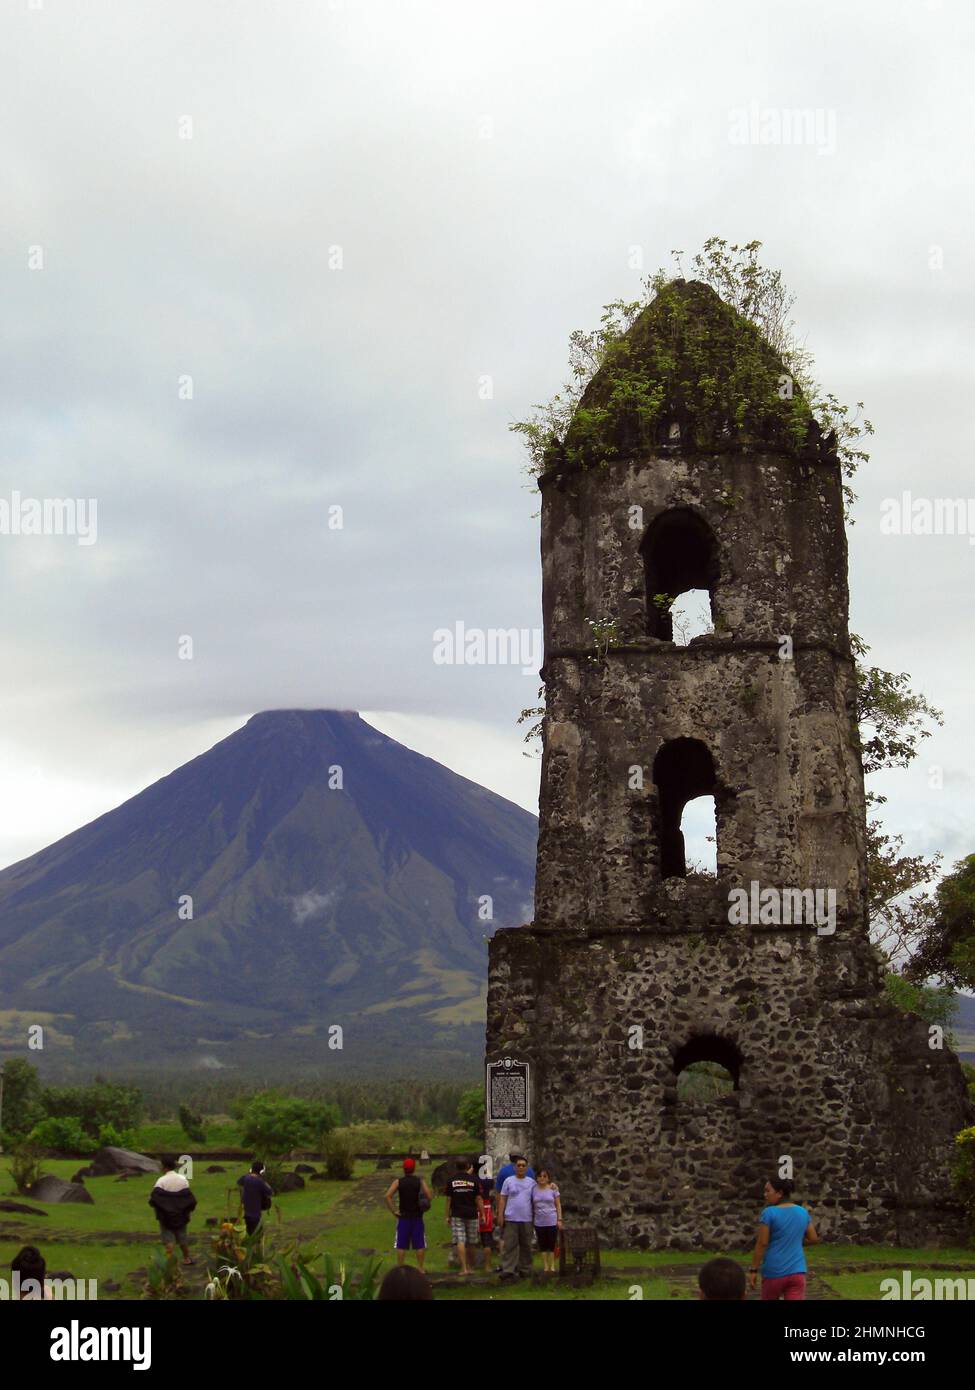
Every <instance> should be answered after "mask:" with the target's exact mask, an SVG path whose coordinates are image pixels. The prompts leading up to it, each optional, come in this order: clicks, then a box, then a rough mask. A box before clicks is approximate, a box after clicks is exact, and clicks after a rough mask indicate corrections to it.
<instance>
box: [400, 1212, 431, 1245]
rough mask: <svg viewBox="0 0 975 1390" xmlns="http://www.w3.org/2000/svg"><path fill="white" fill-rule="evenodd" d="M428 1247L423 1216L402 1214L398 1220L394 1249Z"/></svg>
mask: <svg viewBox="0 0 975 1390" xmlns="http://www.w3.org/2000/svg"><path fill="white" fill-rule="evenodd" d="M426 1248H427V1237H426V1232H425V1231H424V1229H423V1217H422V1216H400V1217H398V1218H397V1220H396V1239H395V1241H394V1242H393V1249H394V1250H425V1249H426Z"/></svg>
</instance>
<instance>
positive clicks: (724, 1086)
mask: <svg viewBox="0 0 975 1390" xmlns="http://www.w3.org/2000/svg"><path fill="white" fill-rule="evenodd" d="M674 1073H675V1075H676V1077H677V1102H678V1104H680V1102H681V1101H682V1100H683V1101H709V1100H720V1099H721V1098H722V1096H729V1095H731V1093H732V1092H733V1091H737V1090H738V1088H739V1083H740V1080H741V1053H740V1052H739V1051H738V1049H737V1047H736V1046H735V1044H734V1043H732V1042H729V1041H728V1039H727V1038H722V1037H719V1036H718V1035H717V1034H716V1033H706V1034H701V1035H699V1036H698V1037H695V1038H691V1040H690V1042H686V1043H685V1044H684V1046H683V1047H681V1048H679V1049H678V1051H677V1054H676V1056H675V1057H674Z"/></svg>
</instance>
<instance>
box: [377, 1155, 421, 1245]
mask: <svg viewBox="0 0 975 1390" xmlns="http://www.w3.org/2000/svg"><path fill="white" fill-rule="evenodd" d="M415 1170H416V1159H415V1158H404V1159H403V1176H402V1177H401V1178H394V1179H393V1181H392V1182H391V1183H390V1184H389V1186H388V1187H387V1189H386V1191H385V1193H384V1194H383V1200H384V1201H385V1203H386V1205H387V1207H388V1208H389V1210H390V1211H391V1212H392V1213H393V1215H394V1216H395V1217H396V1239H395V1241H394V1242H393V1249H394V1250H395V1251H396V1263H397V1264H398V1265H401V1264H403V1262H404V1261H405V1259H406V1252H407V1250H410V1249H413V1250H415V1251H416V1263H417V1268H418V1269H419V1270H421V1271H422V1269H423V1264H424V1261H425V1260H426V1256H427V1241H426V1233H425V1231H424V1227H423V1213H424V1211H429V1210H430V1203H431V1202H432V1201H433V1197H432V1196H431V1193H430V1189H429V1187H427V1183H426V1179H425V1178H418V1177H417V1176H416V1171H415ZM394 1193H396V1194H397V1197H398V1199H399V1211H397V1210H396V1208H395V1207H394V1206H393V1194H394Z"/></svg>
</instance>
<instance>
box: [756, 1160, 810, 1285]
mask: <svg viewBox="0 0 975 1390" xmlns="http://www.w3.org/2000/svg"><path fill="white" fill-rule="evenodd" d="M765 1201H766V1203H767V1204H768V1205H767V1206H766V1207H765V1210H764V1211H763V1212H762V1214H761V1216H760V1217H759V1218H758V1219H759V1222H760V1225H759V1228H758V1239H757V1240H756V1241H755V1254H754V1255H753V1256H752V1267H751V1272H750V1274H749V1276H748V1282H749V1284H750V1286H751V1287H752V1288H754V1287H755V1284H756V1282H757V1280H758V1271H759V1268H761V1271H762V1302H763V1303H764V1302H768V1301H773V1302H774V1301H775V1300H777V1299H780V1298H782V1299H785V1300H786V1301H787V1302H790V1303H794V1302H797V1301H798V1300H799V1299H802V1298H805V1296H806V1252H805V1251H804V1250H803V1248H802V1247H803V1245H804V1244H805V1243H807V1242H808V1243H809V1244H810V1245H815V1243H816V1241H818V1240H819V1236H818V1235H817V1234H816V1227H815V1226H814V1225H813V1223H812V1217H811V1216H810V1215H809V1213H808V1211H806V1208H805V1207H801V1206H799V1205H798V1203H796V1202H794V1201H793V1200H792V1183H791V1182H790V1181H789V1179H788V1178H777V1179H776V1180H775V1181H774V1182H767V1183H766V1184H765Z"/></svg>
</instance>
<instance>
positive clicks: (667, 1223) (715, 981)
mask: <svg viewBox="0 0 975 1390" xmlns="http://www.w3.org/2000/svg"><path fill="white" fill-rule="evenodd" d="M542 492H543V502H542V563H543V579H544V593H543V610H544V620H545V636H546V656H545V668H544V677H545V684H546V721H545V748H544V754H543V764H542V787H541V800H540V835H539V852H538V875H537V883H536V916H535V923H534V925H533V926H532V927H523V928H515V929H509V930H506V931H501V932H499V933H498V934H497V935H496V936H495V938H494V940H493V942H492V945H491V965H490V982H489V994H488V1028H487V1047H488V1056H489V1058H496V1057H498V1056H500V1055H502V1054H503V1053H505V1052H510V1053H513V1054H514V1055H515V1056H516V1057H517V1058H518V1059H519V1060H528V1061H529V1062H530V1063H531V1065H532V1069H533V1123H532V1125H531V1127H530V1129H528V1130H526V1129H521V1128H520V1129H519V1130H518V1136H519V1144H518V1146H519V1147H523V1148H524V1149H525V1151H526V1152H528V1153H529V1155H530V1156H531V1157H532V1159H533V1160H535V1161H539V1160H543V1159H544V1160H547V1161H548V1162H549V1163H550V1164H551V1165H552V1167H553V1168H554V1171H555V1172H556V1174H557V1176H558V1179H559V1183H560V1186H561V1188H562V1192H563V1200H564V1205H565V1208H566V1212H567V1215H568V1216H570V1217H572V1218H574V1219H577V1220H581V1219H586V1220H592V1221H593V1222H594V1223H595V1224H596V1225H597V1226H598V1227H599V1229H600V1231H601V1232H602V1234H603V1236H604V1238H605V1239H608V1240H612V1241H618V1242H620V1243H623V1244H637V1245H644V1246H658V1247H659V1246H672V1245H679V1246H691V1245H708V1246H712V1247H713V1246H720V1245H740V1244H741V1243H742V1242H743V1241H744V1240H746V1239H748V1238H749V1237H750V1236H751V1234H752V1233H753V1231H754V1226H755V1218H756V1213H757V1211H758V1210H759V1208H760V1206H761V1204H762V1187H763V1183H764V1180H765V1179H766V1178H767V1177H770V1176H772V1175H774V1174H776V1173H778V1172H779V1171H780V1170H779V1165H780V1160H781V1159H782V1157H783V1156H785V1155H788V1156H789V1157H790V1158H791V1159H792V1162H793V1165H794V1171H795V1177H796V1180H797V1184H798V1188H799V1192H800V1195H801V1197H802V1198H803V1200H806V1201H808V1202H809V1204H810V1205H811V1207H812V1208H813V1210H814V1212H815V1215H816V1219H817V1222H818V1224H819V1226H820V1229H821V1234H822V1235H823V1236H824V1237H826V1238H827V1239H830V1240H840V1241H852V1240H877V1241H893V1240H898V1241H903V1242H911V1241H915V1240H916V1241H921V1240H926V1241H930V1240H936V1239H939V1238H944V1239H949V1238H957V1236H958V1233H959V1232H958V1227H959V1212H958V1210H957V1208H956V1207H954V1206H953V1205H952V1204H951V1202H950V1199H949V1194H948V1183H947V1168H948V1163H949V1161H950V1155H951V1145H952V1138H953V1135H954V1134H955V1133H956V1132H957V1131H958V1130H959V1129H960V1128H962V1127H963V1125H965V1124H966V1123H971V1122H972V1116H971V1109H970V1107H969V1106H968V1102H967V1100H966V1094H965V1087H964V1082H963V1078H962V1074H961V1071H960V1068H959V1066H958V1063H957V1059H956V1058H955V1057H954V1055H953V1054H951V1053H949V1052H946V1051H938V1050H933V1049H931V1048H929V1046H928V1031H927V1029H926V1027H925V1026H924V1025H923V1024H922V1023H921V1022H920V1021H919V1020H915V1019H911V1018H909V1017H908V1018H905V1017H904V1016H902V1015H900V1014H898V1013H897V1012H896V1011H894V1010H893V1009H891V1008H890V1007H889V1006H887V1005H886V1004H885V1003H884V1001H883V998H882V994H881V978H880V970H879V963H878V958H877V956H876V953H875V952H874V950H873V948H872V947H871V946H870V944H869V941H868V937H867V922H866V850H865V810H864V792H863V776H862V770H861V763H860V752H859V742H858V736H857V728H856V703H855V702H856V687H855V674H854V667H853V662H852V658H851V654H850V646H849V635H848V630H847V607H848V595H847V581H846V541H845V534H844V529H843V517H842V493H841V480H840V474H839V467H838V465H837V463H836V461H835V458H833V459H831V460H828V459H827V460H825V461H824V459H823V457H822V455H820V456H819V457H818V460H817V461H810V462H801V461H799V460H797V459H796V458H794V457H790V458H785V457H782V458H777V457H774V456H770V455H754V454H752V455H749V456H745V455H744V454H738V453H733V452H728V453H723V454H718V455H715V456H713V457H707V456H701V455H697V456H694V455H684V454H682V453H681V452H680V450H677V449H675V450H667V449H660V450H658V452H656V453H655V454H654V455H653V456H652V457H646V458H641V459H637V460H621V461H619V462H611V463H607V464H606V465H605V466H603V467H599V468H591V469H589V470H580V469H576V470H574V471H563V472H562V473H561V474H554V473H553V474H551V475H549V476H548V477H547V478H545V479H543V482H542ZM673 508H689V509H691V510H692V512H693V513H694V515H695V516H697V517H700V518H701V519H702V520H703V521H705V522H706V523H707V525H708V527H710V530H711V532H712V533H713V536H714V538H715V542H716V557H717V571H718V578H717V583H716V585H715V587H714V592H713V613H714V621H715V631H714V633H713V634H711V635H708V636H704V637H699V638H696V639H694V641H692V642H691V644H690V645H689V646H687V647H679V646H675V645H674V644H673V643H671V642H667V641H662V640H660V639H659V638H657V637H654V636H651V635H649V626H648V617H647V611H648V609H647V605H648V597H647V592H646V587H647V580H646V575H645V570H644V560H643V556H642V555H641V550H640V544H641V540H642V538H643V535H644V534H645V531H646V528H647V527H648V526H649V525H650V524H651V523H652V522H653V520H654V519H655V518H656V517H658V516H660V515H661V513H663V512H666V511H668V510H669V509H673ZM590 621H596V622H600V623H613V624H615V629H614V631H613V637H612V641H611V643H610V644H609V647H608V649H603V650H597V649H596V648H595V647H594V643H593V634H592V629H591V627H590V625H589V623H590ZM783 636H788V637H790V638H791V640H792V644H793V651H792V659H791V660H781V659H780V655H779V653H780V644H781V639H782V637H783ZM680 738H683V739H697V740H700V741H701V743H703V744H705V745H706V747H707V749H708V750H709V752H710V755H711V758H712V760H713V766H714V774H715V785H714V796H715V805H716V819H717V841H718V844H717V866H718V873H717V878H716V879H715V878H707V877H704V876H691V877H664V876H663V873H662V868H661V862H662V861H661V833H662V832H661V805H660V794H659V790H658V787H657V786H656V785H655V783H654V777H653V767H654V759H655V757H656V756H657V753H658V751H659V750H660V748H661V747H662V746H663V745H664V744H666V743H667V742H668V741H669V740H673V739H680ZM635 767H637V768H641V769H642V770H643V779H642V785H640V784H639V778H637V779H634V777H633V775H632V773H633V769H634V768H635ZM634 781H636V785H634ZM752 880H756V881H758V882H759V883H760V884H761V885H762V886H775V887H778V888H785V887H793V888H810V887H811V888H817V887H818V888H820V889H823V890H825V889H830V888H832V889H835V891H836V903H837V921H836V931H835V933H834V934H832V935H818V934H817V932H816V930H815V928H814V927H809V926H796V927H782V926H769V927H767V928H762V927H758V926H756V925H755V923H754V922H751V924H750V925H748V926H732V925H731V924H730V923H729V916H728V907H729V897H728V895H729V892H730V890H731V889H732V888H735V887H740V886H741V887H745V888H747V886H748V885H749V883H750V882H751V881H752ZM635 1028H638V1029H642V1037H641V1046H639V1047H634V1046H632V1045H631V1044H632V1041H633V1039H634V1037H635V1036H637V1035H635V1034H633V1033H631V1031H630V1030H631V1029H635ZM705 1037H712V1038H716V1039H720V1040H721V1046H722V1047H730V1048H732V1049H734V1050H735V1054H736V1056H737V1057H738V1058H739V1060H740V1070H739V1076H738V1088H737V1089H736V1090H735V1091H734V1093H733V1094H730V1095H728V1096H727V1097H726V1098H725V1099H722V1100H718V1101H713V1102H709V1103H694V1104H688V1103H686V1102H684V1101H681V1102H678V1100H677V1090H676V1085H677V1072H676V1069H675V1060H677V1054H678V1052H679V1051H680V1050H681V1049H682V1048H686V1046H687V1044H688V1043H689V1042H690V1041H691V1040H692V1039H694V1038H705ZM511 1143H512V1139H511V1135H510V1134H509V1133H507V1132H505V1133H504V1134H503V1135H502V1134H501V1133H500V1131H499V1132H498V1133H497V1134H493V1133H491V1132H489V1135H488V1149H489V1151H490V1152H492V1153H494V1154H497V1155H501V1154H506V1153H507V1151H508V1149H509V1147H510V1145H511Z"/></svg>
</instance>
